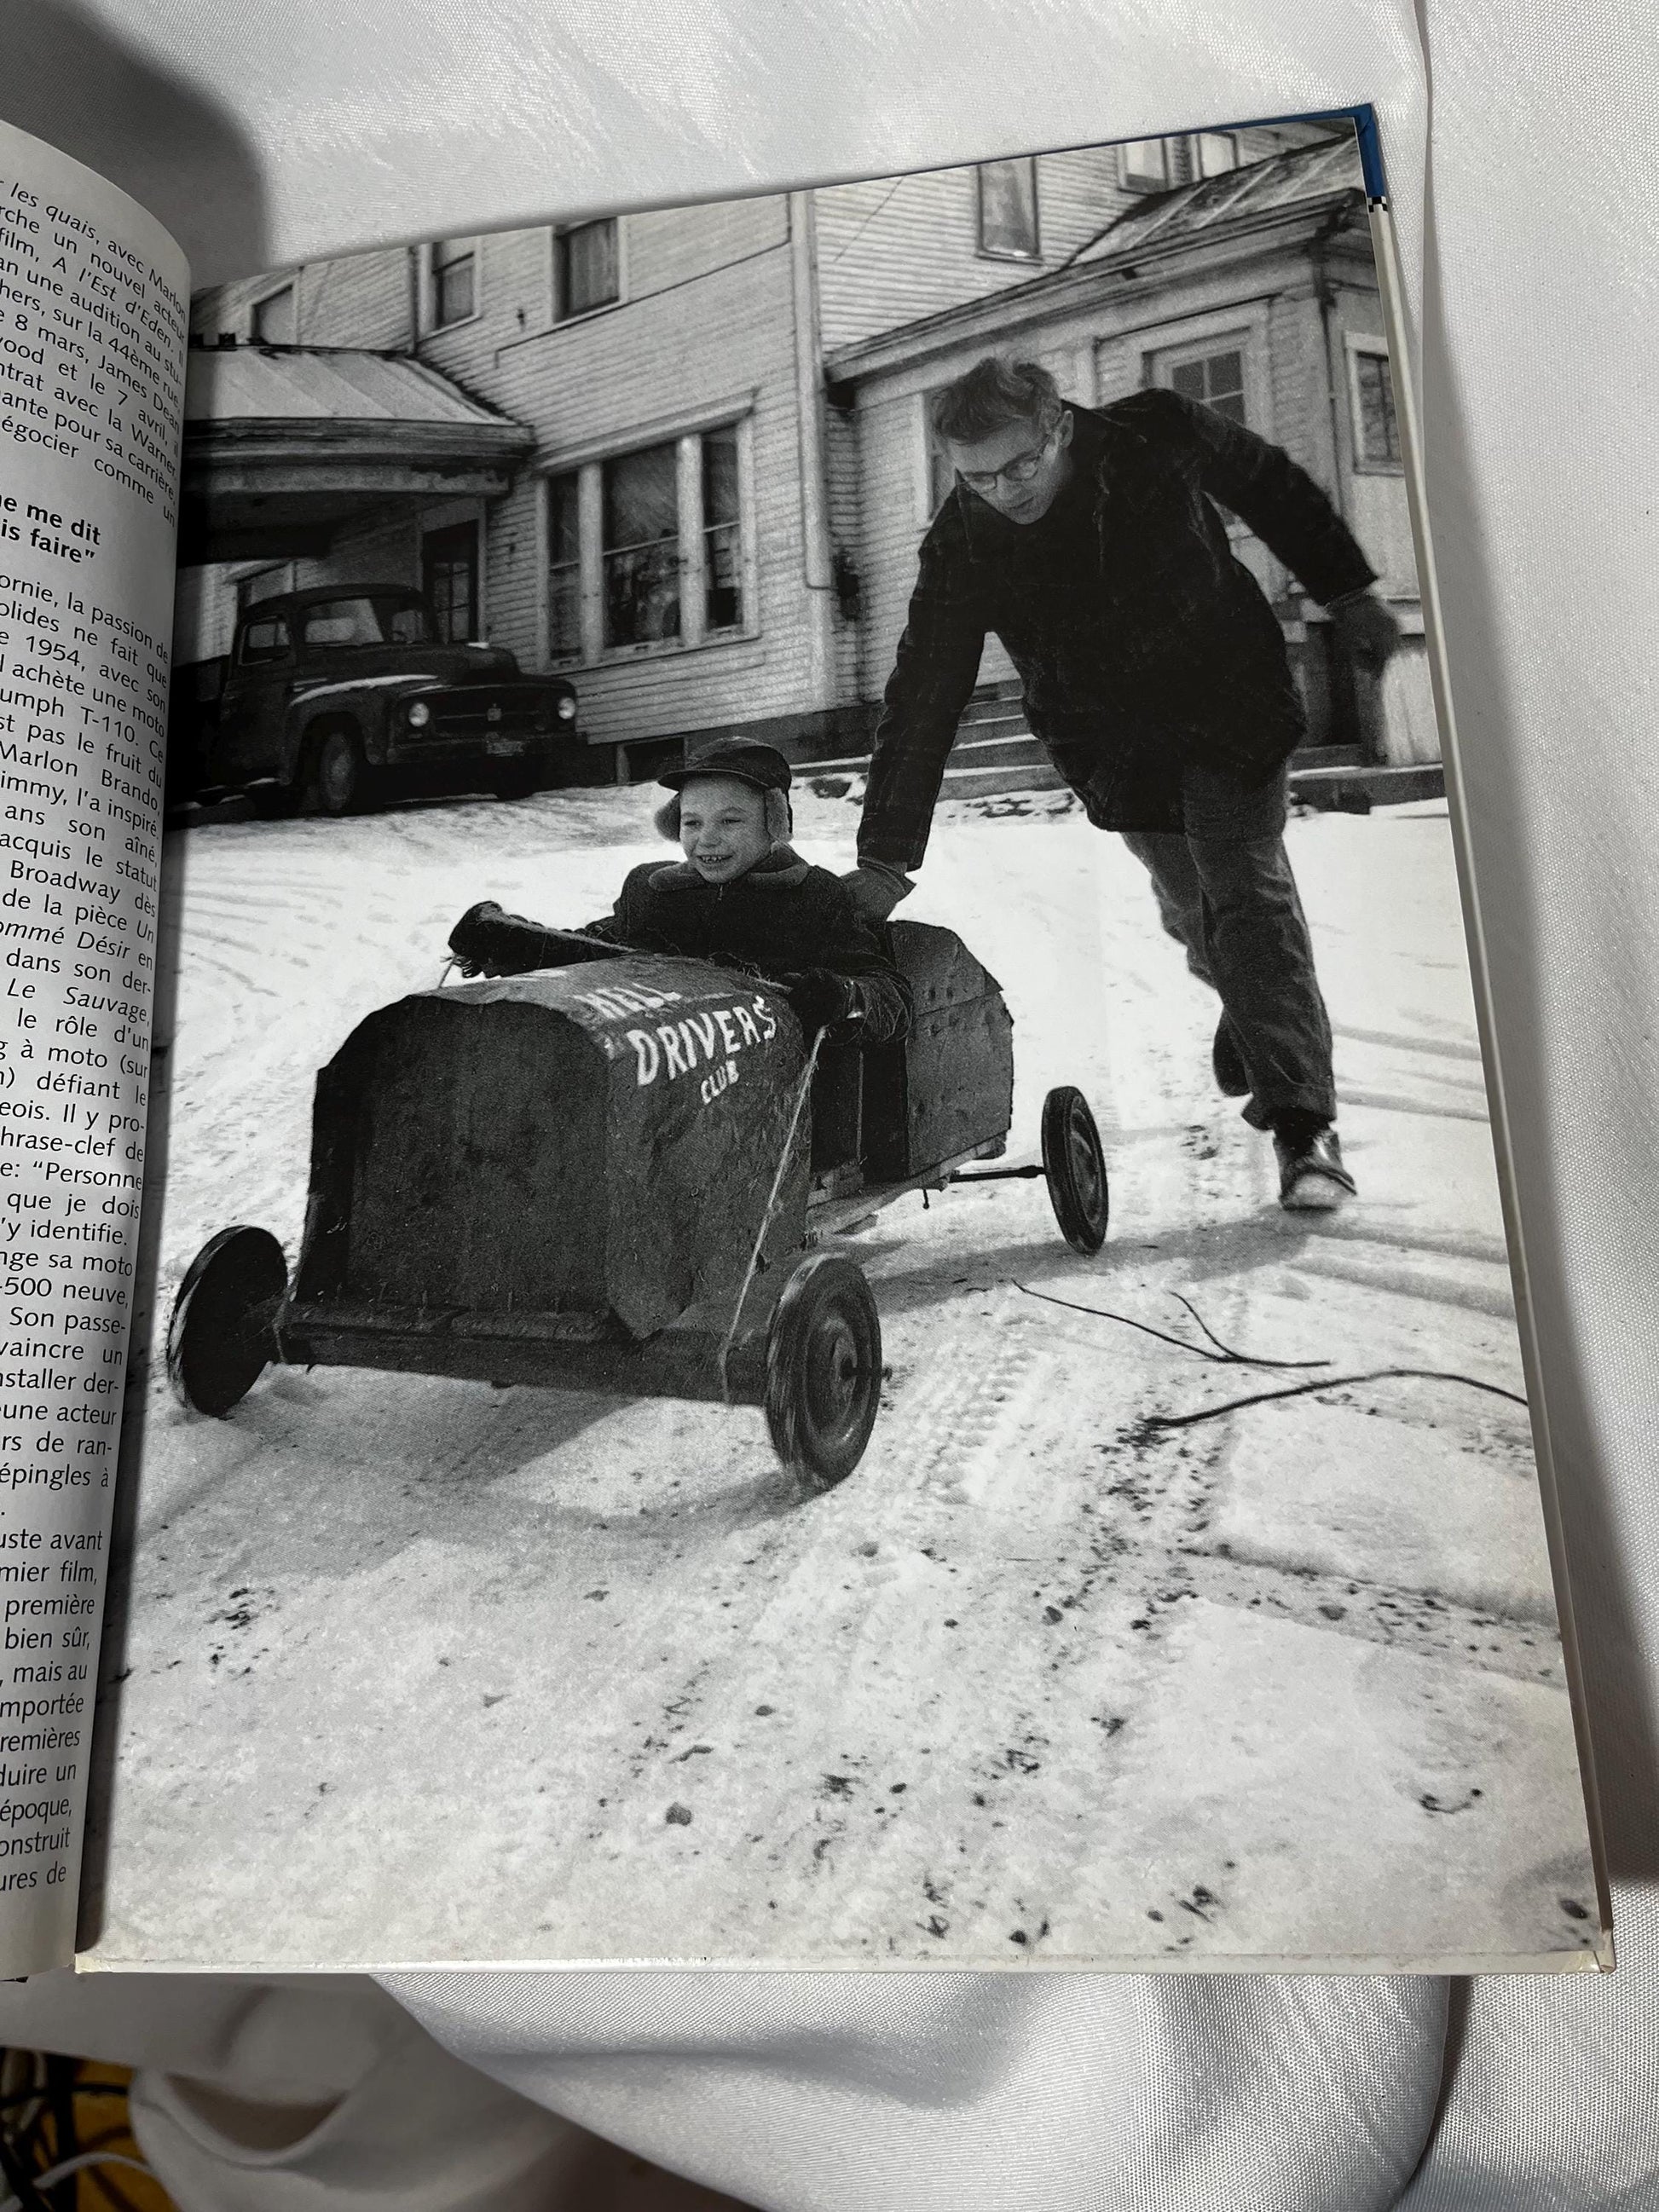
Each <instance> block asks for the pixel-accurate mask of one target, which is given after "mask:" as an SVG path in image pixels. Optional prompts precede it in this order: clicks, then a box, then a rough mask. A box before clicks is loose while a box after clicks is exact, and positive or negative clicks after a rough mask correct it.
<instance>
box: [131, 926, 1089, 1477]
mask: <svg viewBox="0 0 1659 2212" xmlns="http://www.w3.org/2000/svg"><path fill="white" fill-rule="evenodd" d="M890 941H891V945H892V949H893V954H894V957H895V959H896V963H897V964H898V966H899V969H900V970H901V972H902V974H903V975H904V976H905V977H906V978H907V979H908V982H909V986H910V989H911V993H912V994H913V998H914V1001H915V1022H914V1025H913V1027H912V1030H911V1032H910V1034H909V1035H908V1036H907V1037H905V1038H904V1039H902V1041H900V1042H893V1043H888V1044H881V1045H864V1046H860V1045H859V1044H856V1043H851V1044H835V1043H831V1042H828V1039H827V1036H826V1037H820V1038H819V1039H817V1040H816V1042H815V1041H813V1040H810V1039H807V1038H805V1037H804V1036H803V1035H802V1032H801V1029H800V1027H799V1024H798V1023H797V1022H796V1020H795V1018H794V1016H793V1013H792V1012H791V1011H790V1009H789V1006H788V1004H787V1000H786V999H785V997H784V995H783V994H782V993H781V991H780V990H779V989H778V987H776V986H775V984H772V983H769V982H768V981H765V980H764V979H763V978H762V977H759V976H757V975H752V974H750V973H748V972H746V971H743V970H734V969H728V968H723V967H719V966H715V965H713V964H710V963H706V962H703V961H700V960H688V959H682V958H674V957H657V956H655V955H649V954H642V953H637V952H627V951H611V949H610V948H606V947H600V946H598V945H592V944H591V941H590V942H588V943H586V944H585V945H584V947H583V951H582V963H581V964H580V965H574V966H568V967H562V968H557V969H543V970H541V971H539V972H538V973H536V974H534V975H516V976H511V977H505V978H502V979H501V980H499V981H475V982H468V983H462V984H459V985H457V986H453V987H449V988H447V989H446V988H441V987H440V988H438V989H435V990H430V991H422V992H417V993H416V994H415V995H414V996H412V997H410V998H406V999H401V1000H398V1001H397V1003H396V1004H395V1005H392V1006H383V1007H382V1008H381V1009H380V1011H379V1012H377V1013H374V1014H371V1015H370V1016H369V1017H368V1019H367V1020H366V1021H364V1022H362V1023H361V1024H359V1026H358V1027H357V1028H356V1030H354V1031H353V1032H352V1034H351V1035H350V1036H349V1037H348V1038H347V1040H346V1042H345V1043H344V1044H343V1046H342V1047H341V1048H340V1050H339V1052H338V1053H337V1054H336V1055H335V1057H334V1059H333V1060H331V1061H330V1062H329V1064H328V1066H326V1067H325V1068H324V1069H323V1071H322V1073H320V1075H319V1077H318V1079H317V1091H316V1100H315V1106H314V1110H313V1128H312V1153H311V1184H310V1195H309V1201H308V1204H307V1213H306V1224H305V1231H304V1237H303V1241H302V1243H301V1250H300V1258H299V1264H298V1266H297V1267H295V1270H294V1273H293V1277H292V1279H291V1280H290V1279H289V1271H288V1267H287V1263H286V1261H285V1259H284V1257H283V1249H282V1247H281V1246H280V1245H279V1244H278V1243H277V1241H276V1238H275V1237H273V1236H271V1235H270V1232H269V1231H266V1230H264V1229H256V1228H247V1227H239V1228H233V1229H225V1230H222V1231H220V1232H219V1234H218V1235H217V1236H216V1237H213V1238H212V1239H211V1240H210V1243H207V1244H206V1245H205V1246H204V1248H203V1249H202V1251H201V1252H200V1253H199V1254H198V1255H197V1258H196V1259H195V1261H193V1262H192V1263H191V1267H190V1269H189V1271H188V1273H186V1275H185V1279H184V1282H183V1284H182V1285H181V1286H180V1289H179V1295H178V1298H177V1301H176V1303H175V1304H174V1307H173V1316H172V1322H171V1325H170V1328H169V1330H168V1336H167V1371H168V1374H169V1376H170V1377H171V1379H172V1383H173V1389H174V1391H175V1392H176V1394H177V1395H178V1396H179V1399H180V1400H181V1401H183V1403H184V1404H185V1406H186V1407H190V1408H191V1409H193V1410H194V1411H195V1412H197V1413H208V1414H215V1415H222V1414H225V1413H228V1412H229V1411H230V1410H231V1408H232V1407H234V1406H235V1405H236V1404H237V1402H238V1401H240V1399H241V1398H242V1397H243V1396H244V1395H246V1392H247V1391H248V1390H249V1389H252V1385H253V1384H254V1383H255V1382H256V1381H257V1380H258V1377H259V1376H260V1374H261V1373H262V1372H263V1370H264V1368H265V1367H266V1366H267V1365H268V1364H272V1363H279V1364H286V1365H289V1366H297V1367H312V1366H340V1367H376V1368H388V1369H394V1370H405V1371H409V1372H412V1373H417V1374H422V1375H447V1376H462V1377H466V1378H470V1379H472V1380H476V1381H485V1382H489V1383H537V1384H541V1385H544V1386H547V1385H551V1386H554V1387H557V1388H562V1389H588V1390H598V1391H607V1392H617V1393H622V1394H626V1395H640V1396H667V1397H684V1398H693V1399H711V1400H716V1401H719V1400H724V1401H726V1402H727V1403H729V1404H740V1405H759V1406H763V1407H764V1408H765V1411H766V1416H767V1421H768V1424H769V1428H770V1431H771V1436H772V1440H773V1443H774V1444H775V1447H776V1449H777V1451H778V1454H779V1456H780V1457H781V1459H782V1460H783V1461H784V1462H785V1463H786V1465H787V1466H789V1467H790V1468H793V1469H795V1470H797V1471H798V1473H799V1475H800V1477H801V1478H802V1480H804V1481H805V1483H806V1484H807V1485H809V1486H811V1487H816V1488H820V1489H821V1488H824V1487H827V1486H829V1485H830V1484H832V1483H836V1482H838V1481H840V1480H842V1477H843V1476H845V1475H847V1474H850V1473H851V1471H852V1469H853V1468H854V1467H855V1466H856V1465H857V1463H858V1461H859V1459H860V1455H862V1453H863V1451H864V1448H865V1445H866V1443H867V1442H868V1440H869V1436H870V1431H871V1429H872V1425H873V1424H874V1421H875V1418H876V1412H877V1408H878V1404H879V1402H880V1396H881V1383H882V1371H883V1370H882V1346H881V1323H880V1321H879V1318H878V1315H877V1311H876V1304H875V1300H874V1298H873V1297H872V1295H871V1291H870V1287H869V1285H868V1283H867V1282H866V1279H865V1277H864V1274H863V1273H862V1271H861V1270H860V1267H858V1266H857V1265H856V1264H855V1263H854V1261H852V1260H850V1259H848V1258H847V1257H845V1256H844V1255H843V1254H842V1253H841V1252H836V1251H829V1250H825V1249H820V1248H821V1247H822V1244H823V1239H824V1237H828V1236H834V1235H835V1234H836V1232H837V1231H842V1230H845V1229H848V1227H850V1226H851V1225H854V1223H855V1222H857V1221H859V1220H860V1219H861V1218H864V1217H866V1216H868V1215H869V1214H870V1213H872V1212H873V1211H874V1210H875V1209H876V1208H877V1207H878V1206H884V1205H886V1204H887V1203H888V1202H889V1201H890V1200H893V1199H895V1198H897V1197H899V1196H901V1195H902V1194H903V1193H905V1192H907V1191H915V1190H922V1191H927V1190H939V1189H942V1188H945V1186H946V1185H947V1184H949V1183H951V1182H962V1181H965V1180H970V1179H978V1178H979V1177H983V1176H1046V1178H1047V1182H1048V1191H1049V1194H1050V1197H1051V1199H1052V1201H1053V1205H1054V1212H1055V1215H1056V1217H1057V1218H1058V1220H1059V1223H1060V1230H1061V1231H1062V1233H1063V1234H1064V1236H1065V1237H1066V1241H1067V1242H1068V1243H1071V1244H1072V1245H1073V1247H1074V1248H1075V1249H1077V1250H1079V1251H1080V1252H1085V1253H1089V1252H1094V1251H1097V1250H1098V1249H1099V1248H1100V1245H1101V1243H1102V1242H1103V1239H1104V1237H1105V1234H1106V1226H1107V1212H1108V1193H1107V1179H1106V1166H1105V1161H1104V1158H1103V1154H1102V1151H1101V1144H1100V1138H1099V1134H1098V1133H1097V1129H1096V1127H1095V1121H1094V1117H1093V1115H1091V1112H1090V1110H1089V1107H1088V1103H1087V1102H1086V1101H1085V1098H1084V1097H1083V1095H1082V1093H1081V1092H1080V1091H1076V1090H1073V1089H1070V1088H1066V1089H1061V1090H1057V1091H1050V1092H1049V1094H1048V1099H1047V1101H1046V1103H1045V1104H1044V1108H1043V1112H1042V1166H1041V1167H1036V1166H1030V1167H1014V1168H1005V1169H991V1170H986V1169H984V1168H975V1165H974V1164H975V1163H976V1162H983V1161H987V1160H991V1159H995V1158H1000V1156H1001V1155H1002V1153H1003V1152H1004V1151H1005V1150H1006V1137H1007V1133H1008V1126H1009V1121H1010V1118H1011V1114H1012V1097H1013V1049H1012V1021H1011V1018H1010V1017H1009V1014H1008V1011H1007V1008H1006V1006H1005V1005H1004V1003H1003V998H1002V993H1001V990H1000V987H999V986H998V984H997V983H996V981H995V980H994V978H993V977H992V976H991V975H988V974H987V972H986V970H985V969H983V968H982V967H981V965H980V963H979V962H978V961H977V960H975V958H974V957H973V955H972V954H971V953H970V952H969V951H968V949H967V948H966V946H965V945H963V943H962V941H961V939H959V938H957V937H956V936H954V935H953V934H952V933H951V932H950V931H948V930H944V929H935V928H930V927H926V926H923V925H921V924H917V923H907V922H896V923H895V924H893V925H892V927H891V931H890ZM595 955H599V956H601V957H594V956H595Z"/></svg>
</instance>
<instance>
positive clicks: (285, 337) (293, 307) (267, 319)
mask: <svg viewBox="0 0 1659 2212" xmlns="http://www.w3.org/2000/svg"><path fill="white" fill-rule="evenodd" d="M253 343H254V344H255V345H285V346H287V345H296V344H298V343H299V312H298V303H297V300H296V297H295V288H294V286H293V285H292V284H284V285H283V289H282V290H281V291H280V292H267V293H266V294H265V296H264V299H263V300H258V301H255V302H254V307H253Z"/></svg>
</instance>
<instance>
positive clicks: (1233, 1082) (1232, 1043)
mask: <svg viewBox="0 0 1659 2212" xmlns="http://www.w3.org/2000/svg"><path fill="white" fill-rule="evenodd" d="M1210 1066H1212V1068H1213V1069H1214V1070H1215V1085H1216V1089H1217V1090H1218V1091H1219V1092H1220V1093H1221V1095H1222V1097H1224V1098H1248V1097H1249V1095H1250V1079H1249V1076H1248V1075H1247V1074H1246V1073H1245V1071H1244V1060H1243V1054H1241V1053H1240V1051H1239V1049H1238V1039H1237V1036H1235V1034H1234V1032H1233V1025H1232V1024H1231V1022H1230V1021H1229V1020H1228V1018H1227V1017H1226V1015H1225V1014H1223V1016H1222V1017H1221V1019H1220V1020H1219V1021H1218V1023H1217V1024H1216V1025H1215V1042H1214V1043H1213V1044H1212V1046H1211V1048H1210Z"/></svg>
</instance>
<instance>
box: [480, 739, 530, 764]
mask: <svg viewBox="0 0 1659 2212" xmlns="http://www.w3.org/2000/svg"><path fill="white" fill-rule="evenodd" d="M484 750H485V751H486V752H487V753H488V754H489V757H490V759H491V760H516V759H517V758H518V757H519V755H520V753H521V752H522V751H523V750H524V739H523V738H485V739H484Z"/></svg>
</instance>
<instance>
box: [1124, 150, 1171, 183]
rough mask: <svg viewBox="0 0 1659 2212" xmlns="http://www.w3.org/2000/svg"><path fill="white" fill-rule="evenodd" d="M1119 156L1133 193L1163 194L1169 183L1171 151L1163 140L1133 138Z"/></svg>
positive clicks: (1125, 180)
mask: <svg viewBox="0 0 1659 2212" xmlns="http://www.w3.org/2000/svg"><path fill="white" fill-rule="evenodd" d="M1118 155H1119V158H1120V160H1121V163H1122V173H1123V181H1124V183H1125V184H1126V185H1127V186H1128V187H1129V189H1130V190H1131V191H1138V192H1161V191H1163V190H1164V186H1165V185H1167V184H1168V183H1169V181H1170V149H1169V147H1168V145H1167V144H1166V143H1165V142H1164V140H1163V139H1162V138H1132V139H1130V141H1129V142H1128V143H1127V145H1125V146H1121V147H1120V148H1119V149H1118Z"/></svg>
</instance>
